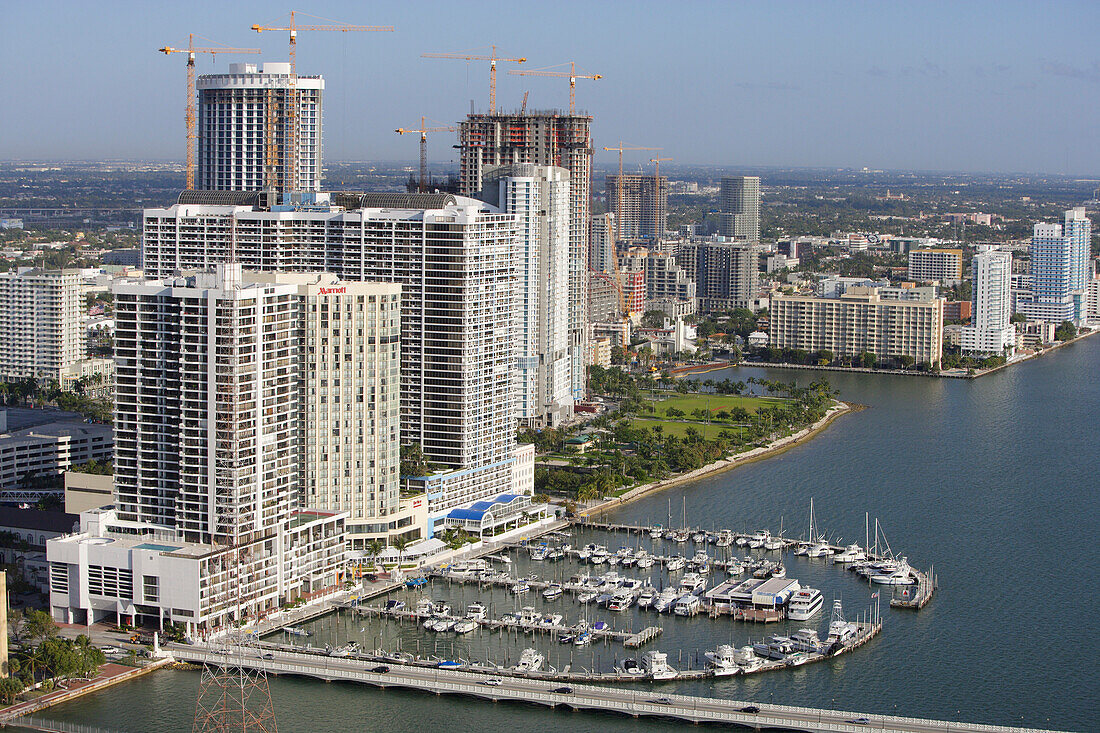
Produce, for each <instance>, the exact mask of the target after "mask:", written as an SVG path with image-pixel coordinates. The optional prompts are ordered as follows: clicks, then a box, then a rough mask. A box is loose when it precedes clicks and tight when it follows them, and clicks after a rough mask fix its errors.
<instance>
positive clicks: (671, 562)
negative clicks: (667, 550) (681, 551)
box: [665, 555, 687, 573]
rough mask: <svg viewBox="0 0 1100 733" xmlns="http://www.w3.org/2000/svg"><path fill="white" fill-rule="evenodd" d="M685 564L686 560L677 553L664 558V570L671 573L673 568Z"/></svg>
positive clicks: (675, 568)
mask: <svg viewBox="0 0 1100 733" xmlns="http://www.w3.org/2000/svg"><path fill="white" fill-rule="evenodd" d="M686 564H687V560H685V559H684V558H682V557H680V556H679V555H673V556H672V557H670V558H669V559H668V560H665V570H668V571H669V572H670V573H671V572H673V571H675V570H681V569H683V567H684V565H686Z"/></svg>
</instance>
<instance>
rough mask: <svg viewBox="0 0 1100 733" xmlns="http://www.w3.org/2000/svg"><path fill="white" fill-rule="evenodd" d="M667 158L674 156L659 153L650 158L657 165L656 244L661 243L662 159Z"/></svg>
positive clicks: (654, 242) (654, 193) (654, 209)
mask: <svg viewBox="0 0 1100 733" xmlns="http://www.w3.org/2000/svg"><path fill="white" fill-rule="evenodd" d="M665 160H672V158H662V157H661V156H660V155H658V156H657V157H656V158H650V159H649V162H650V163H653V164H654V165H655V166H656V167H655V169H654V172H653V244H655V245H660V243H661V161H665Z"/></svg>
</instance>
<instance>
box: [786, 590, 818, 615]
mask: <svg viewBox="0 0 1100 733" xmlns="http://www.w3.org/2000/svg"><path fill="white" fill-rule="evenodd" d="M824 604H825V597H824V596H823V595H821V591H819V590H818V589H817V588H802V589H801V590H799V591H798V592H797V593H795V594H794V595H793V596H791V600H790V601H789V602H788V603H787V618H789V619H790V620H792V621H805V620H806V619H808V618H811V617H812V616H814V614H816V613H817V612H818V611H820V610H821V607H822V606H823V605H824Z"/></svg>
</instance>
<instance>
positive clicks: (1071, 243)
mask: <svg viewBox="0 0 1100 733" xmlns="http://www.w3.org/2000/svg"><path fill="white" fill-rule="evenodd" d="M1091 245H1092V222H1091V221H1089V218H1088V217H1087V216H1086V215H1085V209H1084V207H1078V208H1075V209H1070V210H1068V211H1066V213H1065V218H1064V220H1063V223H1061V224H1046V223H1038V224H1036V225H1035V227H1034V229H1033V231H1032V236H1031V246H1030V247H1029V248H1028V254H1029V255H1030V257H1031V264H1030V270H1029V273H1028V275H1029V277H1028V281H1029V286H1030V288H1029V291H1027V292H1023V293H1019V294H1018V295H1017V297H1016V310H1017V311H1018V312H1020V313H1023V314H1024V315H1026V316H1027V317H1028V318H1029V319H1034V320H1039V321H1047V322H1049V323H1061V322H1062V321H1075V322H1081V321H1082V320H1084V318H1085V314H1086V310H1087V304H1086V302H1085V301H1086V298H1087V294H1086V289H1087V287H1088V283H1089V280H1090V279H1091V277H1092V270H1091V265H1090V256H1091Z"/></svg>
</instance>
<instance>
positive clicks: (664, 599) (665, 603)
mask: <svg viewBox="0 0 1100 733" xmlns="http://www.w3.org/2000/svg"><path fill="white" fill-rule="evenodd" d="M680 595H681V594H680V591H678V590H677V589H676V588H675V587H674V586H669V587H668V588H665V589H664V590H663V591H661V592H660V593H659V594H658V595H657V597H656V598H655V599H654V600H653V610H654V611H656V612H657V613H664V612H665V611H667V610H669V609H670V608H671V607H672V604H673V603H675V602H676V599H677V598H679V597H680Z"/></svg>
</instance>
